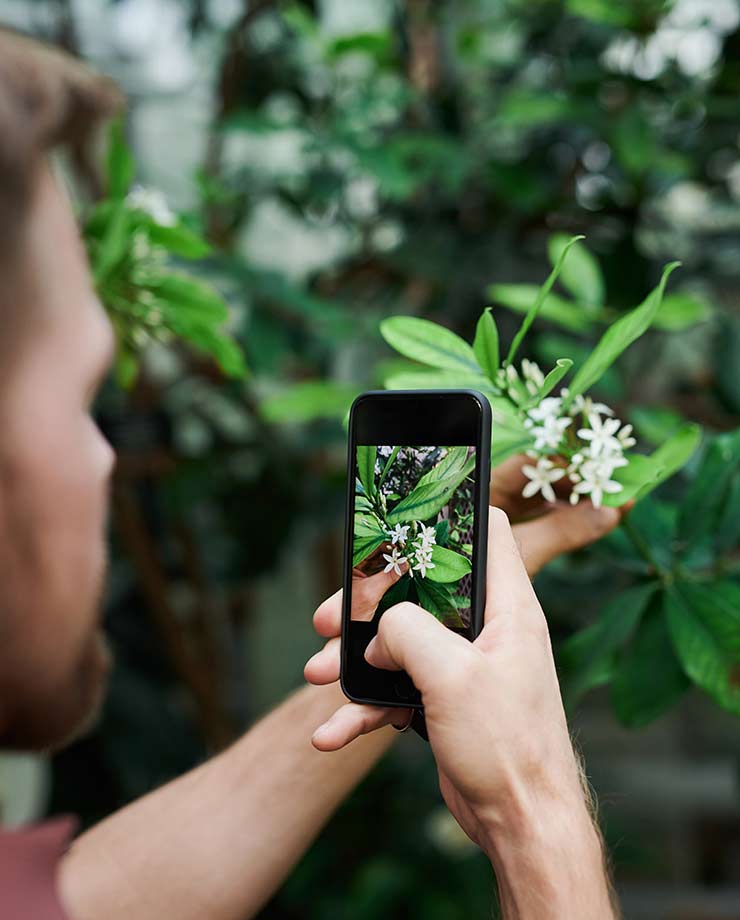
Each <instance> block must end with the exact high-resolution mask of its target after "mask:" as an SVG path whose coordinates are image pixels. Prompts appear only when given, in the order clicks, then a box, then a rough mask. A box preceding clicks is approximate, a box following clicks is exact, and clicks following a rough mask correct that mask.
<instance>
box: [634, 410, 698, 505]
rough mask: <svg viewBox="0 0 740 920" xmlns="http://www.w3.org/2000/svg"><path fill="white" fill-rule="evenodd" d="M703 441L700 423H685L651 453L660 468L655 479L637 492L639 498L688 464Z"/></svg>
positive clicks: (655, 463)
mask: <svg viewBox="0 0 740 920" xmlns="http://www.w3.org/2000/svg"><path fill="white" fill-rule="evenodd" d="M700 441H701V428H700V427H699V425H684V427H683V428H681V429H680V430H679V431H677V432H676V433H675V434H674V435H673V436H672V437H670V438H668V440H667V441H665V442H664V443H663V444H661V446H660V447H659V448H658V449H657V450H655V451H653V453H652V454H651V455H650V460H651V462H652V463H653V464H654V465H655V467H656V468H658V469H659V470H660V472H658V473H657V475H656V476H655V478H654V479H652V480H651V481H650V482H648V483H646V484H645V485H644V486H643V488H642V489H641V490H640V491H639V492H638V493H637V496H636V497H637V498H638V499H640V498H644V497H645V496H646V495H648V494H649V493H650V492H652V491H653V489H656V488H657V487H658V486H659V485H660V484H661V483H662V482H665V481H666V479H670V477H671V476H673V474H674V473H677V472H678V471H679V470H680V469H681V468H682V467H683V466H685V465H686V463H687V462H688V460H689V459H690V458H691V456H692V454H693V453H694V451H695V450H696V448H697V447H698V446H699V442H700Z"/></svg>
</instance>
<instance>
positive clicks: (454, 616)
mask: <svg viewBox="0 0 740 920" xmlns="http://www.w3.org/2000/svg"><path fill="white" fill-rule="evenodd" d="M432 571H433V570H432ZM414 586H415V588H416V594H417V596H418V598H419V606H421V607H423V608H424V609H425V610H427V611H429V613H431V614H432V616H434V617H436V619H438V620H439V621H440V622H441V623H443V624H444V625H445V626H451V627H454V628H461V627H463V626H464V625H465V624H464V623H463V621H462V618H461V616H460V614H459V613H458V610H457V606H456V604H455V600H454V597H453V594H452V589H451V588H450V587H449V585H445V584H439V582H434V581H429V579H428V578H417V577H416V576H414Z"/></svg>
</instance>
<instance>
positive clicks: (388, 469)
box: [378, 446, 401, 488]
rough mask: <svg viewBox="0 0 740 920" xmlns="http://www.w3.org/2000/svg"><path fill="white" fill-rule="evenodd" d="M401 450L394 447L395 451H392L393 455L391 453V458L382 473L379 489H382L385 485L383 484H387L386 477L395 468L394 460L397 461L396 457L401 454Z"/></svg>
mask: <svg viewBox="0 0 740 920" xmlns="http://www.w3.org/2000/svg"><path fill="white" fill-rule="evenodd" d="M400 449H401V448H400V446H397V447H394V448H393V450H392V451H391V453H390V456H389V457H388V459H387V460H386V461H385V466H384V467H383V471H382V472H381V474H380V479H379V480H378V488H380V487H381V486H382V485H383V483H384V482H385V477H386V476H387V475H388V473H389V472H390V468H391V467H392V466H393V461H394V460H395V459H396V457H397V456H398V452H399V450H400Z"/></svg>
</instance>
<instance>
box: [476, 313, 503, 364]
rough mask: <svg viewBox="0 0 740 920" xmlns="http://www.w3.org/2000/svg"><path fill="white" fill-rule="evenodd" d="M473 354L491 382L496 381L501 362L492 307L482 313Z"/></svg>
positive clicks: (477, 327)
mask: <svg viewBox="0 0 740 920" xmlns="http://www.w3.org/2000/svg"><path fill="white" fill-rule="evenodd" d="M473 352H474V354H475V357H476V358H477V360H478V364H480V366H481V368H482V369H483V371H484V373H485V374H486V375H487V376H488V378H489V379H490V380H494V379H495V377H496V373H497V372H498V362H499V356H498V329H497V328H496V322H495V320H494V318H493V316H492V315H491V308H490V307H486V309H485V310H484V311H483V312H482V313H481V315H480V319H479V320H478V324H477V326H476V327H475V339H474V340H473Z"/></svg>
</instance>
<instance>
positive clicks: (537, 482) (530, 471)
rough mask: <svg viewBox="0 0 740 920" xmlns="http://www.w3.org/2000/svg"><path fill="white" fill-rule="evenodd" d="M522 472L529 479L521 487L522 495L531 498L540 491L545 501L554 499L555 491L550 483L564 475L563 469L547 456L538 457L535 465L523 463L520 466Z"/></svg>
mask: <svg viewBox="0 0 740 920" xmlns="http://www.w3.org/2000/svg"><path fill="white" fill-rule="evenodd" d="M522 472H523V473H524V475H525V476H526V477H527V478H528V479H529V480H530V481H529V482H528V483H527V484H526V485H525V486H524V488H523V489H522V495H523V496H524V497H525V498H531V497H532V496H533V495H536V494H537V493H538V492H542V496H543V498H545V499H546V501H548V502H554V501H555V491H554V490H553V487H552V483H553V482H557V481H558V479H562V478H563V476H565V470H564V469H563V468H562V467H559V466H555V464H554V463H553V462H552V460H548V459H547V457H540V459H539V460H538V461H537V466H530V465H529V464H525V465H524V466H523V467H522Z"/></svg>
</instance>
